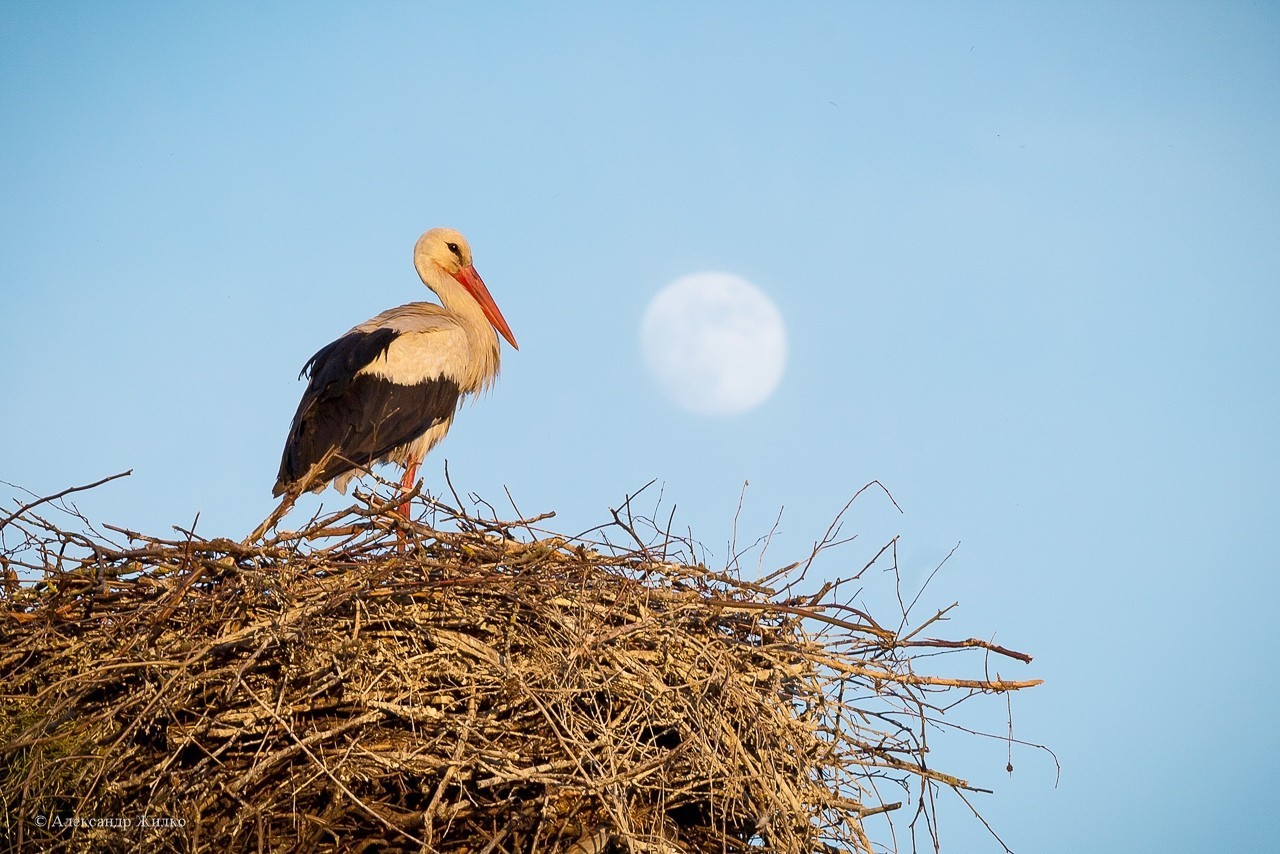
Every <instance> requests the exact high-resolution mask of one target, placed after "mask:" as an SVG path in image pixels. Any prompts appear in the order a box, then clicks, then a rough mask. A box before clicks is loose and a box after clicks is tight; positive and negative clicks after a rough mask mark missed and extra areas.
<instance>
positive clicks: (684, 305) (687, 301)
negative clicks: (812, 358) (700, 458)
mask: <svg viewBox="0 0 1280 854" xmlns="http://www.w3.org/2000/svg"><path fill="white" fill-rule="evenodd" d="M640 343H641V347H642V348H643V350H644V357H645V364H646V366H647V367H648V369H649V372H650V373H651V374H652V375H653V377H654V379H656V380H657V382H658V384H659V385H660V386H661V387H662V389H663V390H664V391H665V392H666V393H667V394H668V395H669V396H670V397H671V398H672V399H673V400H674V401H675V402H676V403H678V404H679V405H680V406H682V407H684V408H685V409H688V410H690V411H691V412H697V413H700V414H704V415H736V414H739V413H742V412H746V411H747V410H750V409H753V408H754V407H756V406H759V405H760V404H761V403H763V402H764V401H766V400H768V399H769V396H770V395H771V394H773V392H774V390H775V389H776V388H777V387H778V383H779V382H780V381H781V380H782V375H783V373H784V371H785V369H786V362H787V333H786V324H785V323H784V322H783V319H782V314H781V312H779V311H778V308H777V306H775V305H774V304H773V301H772V300H770V299H769V297H768V296H766V295H765V294H764V292H763V291H761V290H760V289H759V288H757V287H756V286H755V285H753V284H751V283H750V282H748V281H747V280H746V279H744V278H742V277H741V276H735V275H733V274H732V273H694V274H692V275H688V276H682V277H681V278H679V279H676V280H675V281H674V282H672V283H671V284H669V285H667V286H666V287H665V288H663V289H662V290H661V291H659V292H658V294H657V295H656V296H655V297H654V298H653V300H652V301H651V302H650V303H649V306H648V308H646V309H645V313H644V318H643V320H642V321H641V324H640Z"/></svg>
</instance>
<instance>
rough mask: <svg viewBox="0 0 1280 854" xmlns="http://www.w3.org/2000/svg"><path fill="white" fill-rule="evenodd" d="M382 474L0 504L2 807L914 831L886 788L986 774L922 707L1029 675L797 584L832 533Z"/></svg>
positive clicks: (130, 837)
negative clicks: (0, 511)
mask: <svg viewBox="0 0 1280 854" xmlns="http://www.w3.org/2000/svg"><path fill="white" fill-rule="evenodd" d="M379 500H380V499H377V498H373V497H368V496H366V497H364V498H363V499H362V501H363V503H362V504H360V503H358V504H357V505H356V506H354V507H352V508H349V509H347V510H344V511H342V512H340V513H335V514H333V515H330V516H327V517H324V518H317V519H313V520H311V522H310V523H308V524H307V526H306V527H305V529H304V530H301V531H297V532H281V533H277V534H275V535H273V536H269V537H258V538H251V539H250V540H248V541H245V542H233V541H230V540H226V539H214V540H206V539H202V538H200V537H198V536H195V535H193V534H185V535H183V536H178V537H174V538H171V539H164V538H158V537H152V536H144V535H142V534H139V533H137V532H130V531H122V530H121V529H114V528H113V529H111V530H112V531H114V532H115V533H114V534H112V535H111V537H108V536H107V535H104V534H102V533H100V532H98V531H97V530H96V529H94V528H93V527H92V526H91V525H88V524H87V520H84V519H83V517H81V518H80V519H79V520H78V521H79V522H80V523H83V524H80V525H78V530H71V531H68V530H64V529H63V528H62V527H60V526H59V525H57V524H54V523H53V522H51V521H49V520H48V519H46V518H45V517H42V516H41V515H39V514H38V513H37V510H38V509H39V508H38V506H37V505H38V504H39V503H38V502H33V503H32V506H30V507H26V508H25V509H20V512H15V513H14V514H11V515H10V516H9V517H8V518H6V519H4V520H2V521H0V536H3V541H0V546H3V548H2V549H0V570H3V571H4V573H5V575H6V576H7V581H6V582H5V584H4V592H3V594H2V595H0V680H2V684H3V695H2V698H0V798H2V799H3V806H4V824H5V826H4V833H3V834H0V835H7V838H8V839H9V840H11V844H12V845H13V846H14V847H15V848H24V849H25V848H29V849H40V850H49V851H56V850H90V849H101V848H109V849H111V848H114V849H133V848H137V847H143V846H145V847H146V848H148V849H150V850H153V851H215V852H225V851H241V850H259V851H309V850H315V849H333V848H338V849H342V850H384V849H391V850H414V851H438V852H471V853H472V854H482V852H484V854H488V853H489V852H493V853H494V854H497V853H498V852H526V851H547V852H575V854H588V852H597V854H604V852H650V851H653V852H659V851H662V852H674V851H688V852H708V851H728V852H732V851H744V850H752V849H754V850H761V849H764V850H770V851H779V852H816V851H826V850H833V849H834V850H861V851H867V852H870V851H872V850H878V849H882V848H883V847H886V845H889V844H892V845H895V846H896V844H897V843H896V842H892V843H885V842H884V841H883V840H882V841H881V842H880V843H879V844H877V845H874V846H873V843H872V841H871V839H870V837H869V834H868V832H867V829H866V828H864V820H865V819H866V818H867V816H869V815H873V814H884V813H887V812H888V811H889V810H892V809H895V808H897V807H898V806H899V805H900V803H901V800H902V798H903V796H904V794H906V795H910V794H911V793H913V792H918V793H919V797H918V798H917V799H916V809H915V812H916V813H917V816H918V815H919V814H920V812H921V810H922V809H923V810H927V809H928V805H929V804H931V803H932V797H931V796H930V795H929V793H931V792H932V791H933V790H936V789H937V788H952V789H956V790H964V789H966V788H969V786H968V784H967V783H965V782H964V781H963V780H961V779H958V778H956V777H953V776H949V775H946V774H943V773H941V772H938V771H936V770H933V769H932V768H930V767H929V766H928V765H927V763H926V761H925V728H926V726H927V725H928V721H929V719H930V716H931V715H938V714H941V712H938V711H936V710H939V709H942V708H945V707H949V706H950V705H952V704H954V703H955V702H956V701H957V700H959V699H962V698H963V697H965V696H968V695H971V694H974V693H990V692H1007V691H1011V690H1014V689H1018V688H1024V687H1028V686H1030V685H1033V684H1036V683H1035V682H1034V681H1021V682H1011V681H1002V680H1000V679H998V678H987V677H985V676H983V675H982V673H981V672H980V673H979V674H978V675H979V678H976V679H965V678H953V677H951V676H948V675H939V674H937V672H936V668H938V667H939V662H945V661H948V660H950V658H948V657H946V656H942V657H935V654H937V653H948V654H950V655H957V654H958V655H966V654H968V655H974V654H976V655H978V656H982V657H990V656H991V655H1000V656H1011V657H1013V658H1016V659H1021V660H1024V661H1029V660H1030V659H1029V658H1028V657H1027V656H1024V655H1022V654H1020V653H1014V652H1012V651H1010V650H1006V649H1003V648H1001V647H997V646H994V645H993V644H990V643H986V642H982V641H977V640H971V639H966V640H945V639H930V638H928V637H925V636H924V634H923V633H922V629H924V628H925V627H926V626H927V625H930V624H931V623H932V622H933V620H932V619H931V620H927V621H925V623H924V625H920V626H917V627H915V628H907V627H906V626H905V625H900V622H899V620H897V619H896V617H895V620H894V621H893V622H892V623H891V624H889V627H887V628H886V627H885V626H884V625H882V624H881V623H879V622H877V621H876V620H875V619H873V618H872V616H871V615H870V614H867V613H863V612H861V611H859V610H858V609H856V608H853V607H852V606H850V605H849V604H847V603H845V602H841V601H837V599H836V598H835V596H834V595H833V591H834V590H837V589H838V586H836V585H832V584H826V585H823V587H822V589H821V590H819V591H817V592H816V593H812V592H811V593H810V594H809V595H800V594H798V593H796V590H797V589H798V587H800V586H803V585H800V584H799V583H798V582H799V581H800V578H801V577H802V575H803V572H804V570H805V569H806V568H807V567H808V563H809V562H810V561H811V560H812V557H810V559H809V561H805V562H802V563H800V564H795V565H792V566H790V567H785V568H783V569H781V570H779V571H777V572H775V573H774V574H773V576H772V577H767V578H765V579H764V580H763V581H761V582H748V581H746V580H744V579H743V578H741V577H739V576H740V574H739V573H736V572H729V573H724V572H713V571H711V570H709V569H707V568H706V567H705V566H703V565H700V564H698V563H696V562H695V561H694V560H693V559H692V557H691V554H692V550H691V549H688V548H677V547H678V546H680V545H681V544H680V543H679V542H677V541H675V540H673V539H672V538H670V537H668V536H667V535H665V534H658V535H657V536H654V537H648V538H647V540H648V541H646V537H645V536H642V535H641V534H638V533H637V528H638V527H639V526H638V524H637V523H636V520H634V519H631V518H630V517H629V516H628V515H627V514H626V513H625V512H624V513H623V514H622V515H619V514H617V513H615V514H614V518H615V523H614V529H615V531H616V532H617V533H619V534H620V535H621V536H622V537H623V538H627V539H631V538H632V537H634V539H631V542H630V545H628V546H626V547H623V546H619V545H613V544H610V542H609V540H610V536H609V535H608V534H607V532H605V533H601V532H596V533H594V534H593V535H592V536H591V538H589V539H588V538H577V539H573V540H567V539H565V538H562V537H558V536H548V535H545V534H544V533H543V532H541V531H539V530H538V529H536V528H535V527H533V523H534V522H536V521H537V520H529V521H526V522H521V523H499V522H495V521H493V520H487V521H486V520H482V519H477V518H473V517H470V516H468V515H466V514H464V513H463V512H461V511H458V510H453V509H449V508H447V507H446V506H445V505H443V504H440V503H438V502H434V503H433V504H432V506H433V507H434V508H435V509H434V511H433V515H432V516H431V518H432V520H433V521H432V525H431V526H429V525H427V524H424V523H423V522H421V521H419V522H405V521H404V520H403V519H401V518H400V517H399V516H397V515H395V514H393V513H392V512H391V511H390V510H389V508H388V507H386V506H378V503H377V502H378V501H379ZM50 506H57V504H56V503H51V505H50ZM61 507H62V511H64V512H65V511H68V510H70V512H74V509H73V508H68V506H67V505H65V504H63V505H61ZM435 526H438V528H437V527H435ZM104 527H107V528H110V526H104ZM649 530H650V531H652V530H653V529H649ZM837 530H838V529H837V528H836V527H834V526H833V528H832V530H831V531H830V532H828V537H827V538H826V539H825V540H823V542H821V543H819V544H818V547H817V548H816V549H815V554H816V553H817V552H819V551H821V550H822V549H823V548H824V547H825V546H828V545H830V544H831V543H832V542H834V540H835V533H836V532H837ZM655 533H656V532H655ZM613 539H618V538H617V537H615V538H613ZM685 545H688V544H687V543H685ZM883 554H884V551H883V550H882V555H883ZM904 622H905V621H904ZM926 655H927V656H928V658H927V659H926V658H924V656H926ZM922 661H927V662H928V663H929V667H928V668H922V666H921V665H922ZM978 663H979V664H981V662H978ZM931 710H932V711H931ZM894 783H897V784H900V785H901V788H900V787H899V786H898V785H894ZM886 788H887V791H886V792H883V793H882V791H881V790H884V789H886ZM904 788H905V789H906V791H905V792H904ZM895 798H896V800H895ZM926 818H927V816H926ZM926 824H930V823H929V822H928V821H926ZM877 827H879V828H880V829H881V830H882V831H883V830H885V829H886V828H888V827H890V826H889V825H888V824H887V823H883V822H882V823H881V824H879V825H877ZM913 827H914V820H913Z"/></svg>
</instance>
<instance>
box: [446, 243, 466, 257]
mask: <svg viewBox="0 0 1280 854" xmlns="http://www.w3.org/2000/svg"><path fill="white" fill-rule="evenodd" d="M445 246H448V247H449V251H450V252H452V253H453V254H454V255H457V256H458V257H459V258H461V257H462V253H461V252H459V251H458V244H456V243H446V244H445Z"/></svg>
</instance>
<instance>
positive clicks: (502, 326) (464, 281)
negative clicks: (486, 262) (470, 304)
mask: <svg viewBox="0 0 1280 854" xmlns="http://www.w3.org/2000/svg"><path fill="white" fill-rule="evenodd" d="M453 277H454V278H455V279H457V280H458V284H460V285H462V286H463V287H464V288H466V289H467V293H469V294H471V296H473V297H475V300H476V302H478V303H480V308H481V309H482V310H483V311H484V316H485V317H487V318H489V322H490V323H492V324H493V328H494V329H496V330H498V333H499V334H500V335H501V336H502V337H503V338H505V339H507V341H508V342H510V344H511V346H512V347H515V348H516V349H517V350H519V349H520V345H519V344H517V343H516V337H515V336H514V335H512V334H511V327H510V326H507V321H506V319H505V318H504V317H503V316H502V312H500V311H498V304H497V303H495V302H494V301H493V297H491V296H489V289H488V288H486V287H485V286H484V279H482V278H480V274H479V273H477V272H476V268H475V267H472V266H471V265H469V264H468V265H467V266H466V267H463V268H462V269H461V270H459V271H458V272H457V273H455V274H454V276H453Z"/></svg>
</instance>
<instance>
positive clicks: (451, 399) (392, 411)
mask: <svg viewBox="0 0 1280 854" xmlns="http://www.w3.org/2000/svg"><path fill="white" fill-rule="evenodd" d="M413 264H414V266H415V267H416V268H417V270H418V275H419V276H420V277H422V281H423V284H425V285H426V286H427V287H429V288H431V290H433V291H435V293H436V295H437V296H438V297H440V302H441V303H442V305H435V304H433V303H426V302H411V303H408V304H407V305H401V306H397V307H396V308H391V309H387V310H386V311H384V312H382V314H379V315H378V316H377V317H374V318H371V319H370V320H366V321H365V322H364V323H361V324H360V325H359V326H356V327H355V328H353V329H352V330H351V331H350V332H348V333H346V334H345V335H343V336H342V337H341V338H339V339H338V340H336V341H334V342H333V343H331V344H329V345H327V346H325V347H323V348H321V349H320V351H319V352H317V353H316V354H315V355H314V356H312V357H311V359H310V360H309V361H308V362H307V364H306V365H305V366H304V367H303V369H302V374H305V375H307V376H309V378H310V382H308V383H307V390H306V391H305V392H303V394H302V401H301V402H300V403H299V404H298V411H297V413H296V414H295V415H294V416H293V423H292V424H291V425H290V427H289V437H288V439H287V440H286V441H285V446H284V454H283V456H282V457H281V459H280V474H279V476H278V478H277V480H276V484H275V488H274V489H273V490H272V491H273V493H274V494H275V495H277V496H278V495H284V494H286V493H288V494H289V495H292V496H296V495H298V494H299V493H301V492H302V491H303V490H306V489H311V490H312V491H313V492H320V491H322V490H323V489H324V488H325V486H327V485H328V484H329V483H330V482H333V485H334V486H335V487H337V489H338V490H339V491H345V490H346V486H347V483H348V482H349V481H350V480H351V479H352V478H353V477H357V476H359V475H360V474H361V473H363V471H364V470H365V469H367V468H368V467H369V466H371V465H373V464H374V463H397V464H399V465H402V466H404V469H405V471H404V478H403V479H402V480H401V482H400V486H401V489H402V490H404V491H405V492H408V491H409V490H410V489H412V488H413V484H414V481H415V480H416V479H417V474H418V465H419V464H420V463H421V462H422V459H423V457H425V456H426V455H427V452H429V451H430V450H431V449H432V448H433V447H434V446H435V445H436V443H437V442H439V441H440V440H441V439H443V438H444V436H445V434H446V433H448V432H449V426H450V425H451V424H452V423H453V415H454V412H455V410H456V409H457V406H458V402H459V401H460V400H461V399H462V398H463V397H465V396H467V395H469V394H474V393H475V392H477V391H483V390H484V389H486V388H487V387H488V386H489V385H490V384H491V383H492V382H493V381H494V380H495V379H496V378H497V376H498V362H499V344H498V336H497V334H495V330H496V331H497V332H498V333H501V334H502V337H503V338H505V339H507V341H508V342H510V344H511V346H512V347H516V349H519V348H518V347H517V345H516V339H515V337H514V336H513V335H512V334H511V329H510V327H508V326H507V321H506V320H505V319H504V318H503V317H502V312H500V311H499V310H498V306H497V305H496V304H495V303H494V301H493V297H491V296H490V295H489V289H488V288H486V287H485V284H484V280H483V279H481V278H480V274H479V273H477V272H476V269H475V267H473V266H472V264H471V247H470V246H469V245H468V244H467V241H466V239H465V238H464V237H463V236H462V235H461V234H459V233H458V232H456V231H454V230H453V229H451V228H433V229H431V230H430V231H428V232H427V233H426V234H424V235H422V237H421V238H419V239H418V243H417V245H416V246H415V247H414V250H413ZM302 374H300V375H299V376H301V375H302ZM408 509H409V508H408V503H407V502H405V503H404V504H401V505H400V510H401V513H403V514H404V515H406V516H407V515H408Z"/></svg>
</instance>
